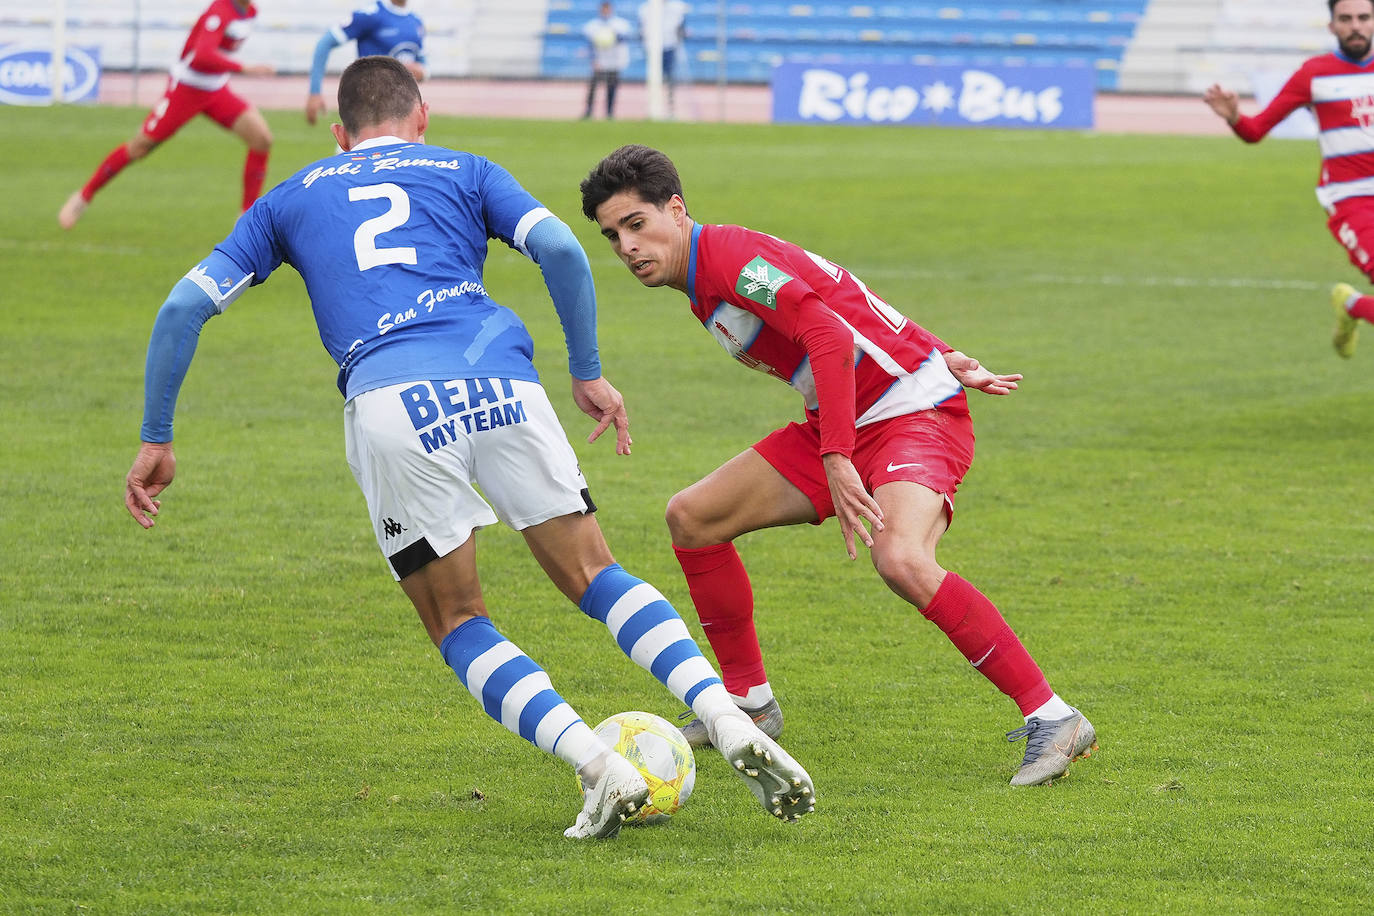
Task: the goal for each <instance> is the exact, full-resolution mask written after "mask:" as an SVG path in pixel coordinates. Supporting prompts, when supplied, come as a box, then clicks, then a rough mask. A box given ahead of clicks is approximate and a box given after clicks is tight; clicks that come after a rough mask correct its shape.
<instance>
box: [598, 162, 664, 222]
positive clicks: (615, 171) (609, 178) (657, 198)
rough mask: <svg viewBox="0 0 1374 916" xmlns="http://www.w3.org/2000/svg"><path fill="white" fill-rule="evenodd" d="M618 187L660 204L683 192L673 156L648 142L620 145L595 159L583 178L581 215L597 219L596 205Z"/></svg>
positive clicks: (614, 193) (600, 203)
mask: <svg viewBox="0 0 1374 916" xmlns="http://www.w3.org/2000/svg"><path fill="white" fill-rule="evenodd" d="M621 191H632V192H634V193H635V194H637V195H639V197H640V198H641V199H643V201H644V202H645V203H649V204H653V205H654V206H655V207H661V206H663V205H664V204H666V203H667V202H668V201H670V200H672V198H673V195H674V194H676V195H677V196H678V197H681V196H682V179H681V178H679V177H678V175H677V167H676V166H674V165H673V160H671V159H669V158H668V157H667V156H665V155H664V154H663V153H661V152H659V151H658V150H656V149H654V148H653V147H650V146H639V145H630V146H622V147H621V148H620V149H618V150H616V151H615V152H613V153H611V154H610V155H609V156H607V157H606V158H605V159H602V160H601V161H600V162H599V163H597V166H596V168H594V169H592V170H591V172H590V173H588V175H587V177H586V178H584V179H583V180H582V215H583V216H585V217H587V219H589V220H591V221H592V222H596V208H597V207H599V206H601V205H602V204H604V203H605V202H606V201H608V200H610V199H611V198H612V197H614V196H615V195H616V194H619V193H620V192H621Z"/></svg>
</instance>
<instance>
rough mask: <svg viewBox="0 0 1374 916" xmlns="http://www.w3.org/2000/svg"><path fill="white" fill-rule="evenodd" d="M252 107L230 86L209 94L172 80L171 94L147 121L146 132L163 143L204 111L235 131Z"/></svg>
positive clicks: (154, 108)
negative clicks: (240, 119) (240, 120)
mask: <svg viewBox="0 0 1374 916" xmlns="http://www.w3.org/2000/svg"><path fill="white" fill-rule="evenodd" d="M248 104H249V103H248V100H247V99H245V98H243V97H242V96H240V95H237V94H235V93H234V91H233V90H232V89H230V88H229V87H228V86H227V85H226V86H222V87H221V88H219V89H213V90H210V91H206V90H204V89H196V88H194V87H192V86H187V85H186V84H185V83H176V84H174V83H172V81H171V80H168V81H167V92H166V93H165V94H164V95H163V96H162V98H161V99H159V100H158V103H157V104H156V105H154V106H153V110H152V111H150V112H148V117H147V118H145V119H144V120H143V132H144V133H145V134H147V135H148V136H150V137H152V138H153V139H154V140H156V141H158V142H159V143H161V142H162V141H163V140H166V139H167V138H168V137H170V136H171V135H172V134H174V133H176V132H177V131H179V130H181V128H182V126H183V125H185V123H186V122H187V121H189V120H191V119H192V118H194V117H195V116H196V115H198V114H200V113H202V112H204V113H205V114H206V115H207V116H209V117H210V118H211V119H212V120H214V122H215V123H216V124H219V125H220V126H222V127H225V128H228V129H232V128H233V126H234V122H235V121H237V120H238V119H239V115H241V114H243V113H244V112H245V111H247V110H248Z"/></svg>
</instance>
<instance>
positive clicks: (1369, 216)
mask: <svg viewBox="0 0 1374 916" xmlns="http://www.w3.org/2000/svg"><path fill="white" fill-rule="evenodd" d="M1327 228H1329V229H1330V230H1331V234H1332V235H1333V236H1335V238H1336V241H1338V242H1340V243H1341V245H1342V247H1344V248H1345V250H1346V254H1347V255H1349V257H1350V263H1351V264H1353V265H1355V267H1356V268H1357V269H1358V270H1359V271H1360V272H1361V273H1363V274H1364V275H1365V276H1366V277H1368V278H1369V279H1370V282H1374V200H1371V199H1370V198H1367V197H1354V198H1350V199H1348V200H1343V201H1339V202H1338V203H1337V204H1336V206H1335V208H1334V210H1333V212H1332V214H1331V217H1330V219H1329V220H1327ZM1331 308H1332V311H1334V312H1335V313H1336V326H1335V329H1334V330H1333V331H1332V334H1331V345H1332V346H1333V347H1334V348H1335V350H1336V353H1337V354H1339V355H1340V356H1341V357H1343V358H1345V359H1349V358H1350V357H1351V356H1353V355H1354V354H1355V344H1356V342H1357V340H1358V334H1359V329H1360V322H1361V321H1371V322H1374V296H1370V295H1368V294H1366V293H1362V292H1360V291H1359V290H1357V289H1356V288H1355V287H1353V286H1351V285H1350V284H1349V283H1337V284H1336V285H1335V286H1333V287H1332V288H1331Z"/></svg>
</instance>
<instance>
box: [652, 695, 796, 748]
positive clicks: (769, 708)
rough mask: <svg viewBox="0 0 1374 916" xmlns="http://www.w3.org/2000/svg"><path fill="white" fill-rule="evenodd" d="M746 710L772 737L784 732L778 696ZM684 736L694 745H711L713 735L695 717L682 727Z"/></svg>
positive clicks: (765, 732) (703, 723) (745, 712)
mask: <svg viewBox="0 0 1374 916" xmlns="http://www.w3.org/2000/svg"><path fill="white" fill-rule="evenodd" d="M740 708H741V709H743V710H744V714H745V715H747V716H748V717H749V718H751V719H753V720H754V724H755V725H757V726H758V727H759V731H761V732H763V733H764V734H765V735H767V736H768V737H770V738H775V739H776V738H777V737H778V736H779V735H781V734H782V710H781V709H779V708H778V700H777V697H774V698H773V699H771V700H769V701H768V702H767V703H764V704H763V705H762V706H758V707H755V708H753V709H746V708H745V707H743V706H741V707H740ZM678 730H679V731H680V732H682V737H684V738H686V739H687V743H688V744H690V745H691V746H692V747H694V748H697V747H711V746H712V745H711V735H710V733H709V732H707V731H706V723H705V722H703V721H702V720H700V719H693V720H692V721H691V722H688V723H687V724H686V725H684V726H682V728H680V729H678Z"/></svg>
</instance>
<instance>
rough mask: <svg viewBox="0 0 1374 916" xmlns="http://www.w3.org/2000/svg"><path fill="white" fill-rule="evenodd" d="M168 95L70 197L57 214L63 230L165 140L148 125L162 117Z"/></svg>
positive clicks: (78, 218) (69, 226) (74, 222)
mask: <svg viewBox="0 0 1374 916" xmlns="http://www.w3.org/2000/svg"><path fill="white" fill-rule="evenodd" d="M167 102H168V100H167V98H166V97H164V98H163V99H162V101H161V102H159V103H158V106H159V107H158V108H154V109H153V111H152V112H151V113H150V114H149V116H148V119H147V120H145V122H144V125H143V127H141V128H140V129H139V131H138V133H136V134H134V135H133V136H132V137H130V138H129V140H128V141H127V142H124V143H121V144H120V145H119V146H116V147H115V148H114V149H112V150H111V151H110V153H109V155H107V156H106V157H105V158H104V159H102V160H101V162H100V165H98V166H96V169H95V171H94V172H92V173H91V177H90V178H89V179H88V180H87V181H86V183H85V185H83V186H82V187H81V189H80V190H78V191H74V192H73V193H72V195H71V196H70V197H68V198H67V201H66V203H64V204H63V205H62V209H61V210H59V211H58V213H57V223H58V225H59V226H61V227H62V228H63V229H71V228H72V227H73V226H75V225H76V223H77V221H78V220H80V219H81V216H82V214H83V213H85V212H86V207H88V206H89V205H90V202H91V199H92V198H93V197H95V195H96V192H97V191H99V190H100V189H101V188H103V187H105V185H107V184H108V183H109V182H110V181H111V180H112V179H113V178H114V177H115V176H116V175H118V174H119V173H120V172H122V171H124V169H125V168H127V167H128V166H129V165H130V164H132V163H134V162H137V161H138V160H140V159H142V158H143V157H144V156H147V155H148V154H149V153H151V152H152V151H153V149H154V148H155V147H156V146H157V145H158V144H159V143H160V142H162V141H161V139H160V138H159V137H154V136H152V135H150V134H149V133H148V124H149V122H150V121H154V119H155V118H156V117H157V116H158V113H159V110H162V111H165V106H166V105H167Z"/></svg>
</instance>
